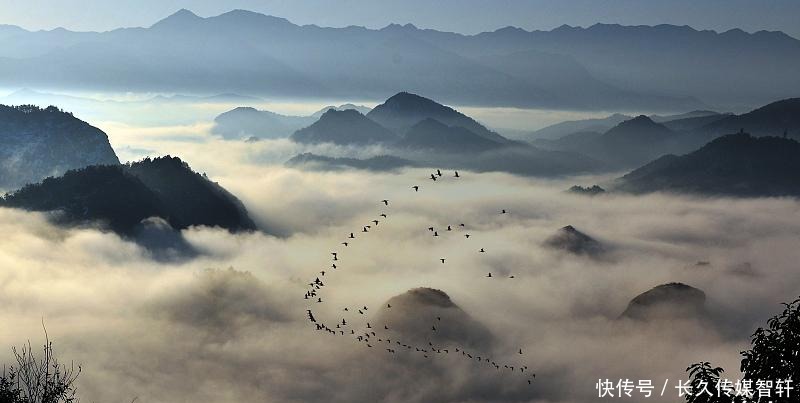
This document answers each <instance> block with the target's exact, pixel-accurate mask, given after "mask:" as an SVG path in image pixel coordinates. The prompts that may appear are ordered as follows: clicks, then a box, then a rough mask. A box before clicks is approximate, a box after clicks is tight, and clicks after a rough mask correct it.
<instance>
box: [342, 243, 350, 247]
mask: <svg viewBox="0 0 800 403" xmlns="http://www.w3.org/2000/svg"><path fill="white" fill-rule="evenodd" d="M342 245H344V246H347V245H350V244H349V243H347V242H342Z"/></svg>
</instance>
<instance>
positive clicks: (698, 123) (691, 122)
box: [662, 113, 732, 132]
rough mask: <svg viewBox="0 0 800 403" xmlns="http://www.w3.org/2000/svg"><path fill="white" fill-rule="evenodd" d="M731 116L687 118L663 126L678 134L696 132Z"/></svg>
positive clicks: (670, 121) (664, 123)
mask: <svg viewBox="0 0 800 403" xmlns="http://www.w3.org/2000/svg"><path fill="white" fill-rule="evenodd" d="M731 115H732V114H731V113H718V114H714V115H705V116H693V117H685V118H679V119H673V120H667V121H664V122H662V124H663V125H664V126H665V127H666V128H668V129H670V130H673V131H676V132H695V131H697V130H698V129H700V128H702V127H704V126H707V125H710V124H712V123H714V122H717V121H720V120H723V119H725V118H727V117H728V116H731Z"/></svg>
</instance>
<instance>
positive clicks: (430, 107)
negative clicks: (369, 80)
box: [367, 92, 509, 143]
mask: <svg viewBox="0 0 800 403" xmlns="http://www.w3.org/2000/svg"><path fill="white" fill-rule="evenodd" d="M367 117H368V118H370V119H372V120H373V121H375V122H377V123H379V124H380V125H382V126H383V127H387V128H389V129H392V130H394V131H395V132H397V133H401V134H402V133H405V132H406V131H408V130H409V129H411V128H412V127H413V126H414V125H416V124H418V123H420V122H422V121H423V120H426V119H433V120H436V121H438V122H439V123H443V124H445V125H447V126H452V127H461V128H464V129H467V130H469V131H471V132H472V133H475V134H476V135H478V136H481V137H483V138H486V139H488V140H492V141H495V142H500V143H503V142H508V141H509V140H508V139H506V138H505V137H503V136H501V135H499V134H497V133H495V132H493V131H491V130H489V129H487V128H486V127H485V126H483V125H482V124H480V123H478V122H477V121H475V120H474V119H472V118H470V117H469V116H467V115H464V114H463V113H461V112H458V111H456V110H455V109H453V108H450V107H449V106H445V105H442V104H440V103H438V102H436V101H433V100H431V99H429V98H425V97H421V96H419V95H416V94H412V93H409V92H400V93H397V94H395V95H393V96H392V97H390V98H389V99H387V100H386V101H385V102H384V103H382V104H380V105H378V106H376V107H375V108H374V109H373V110H371V111H370V112H369V113H368V114H367Z"/></svg>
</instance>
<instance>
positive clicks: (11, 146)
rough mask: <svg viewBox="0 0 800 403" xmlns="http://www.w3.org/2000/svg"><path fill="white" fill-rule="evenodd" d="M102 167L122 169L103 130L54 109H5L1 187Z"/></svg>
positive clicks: (1, 112) (0, 112) (1, 113)
mask: <svg viewBox="0 0 800 403" xmlns="http://www.w3.org/2000/svg"><path fill="white" fill-rule="evenodd" d="M96 164H105V165H109V164H112V165H113V164H119V159H118V158H117V155H116V154H115V153H114V150H113V149H112V148H111V144H110V143H109V141H108V136H106V134H105V133H103V131H101V130H100V129H98V128H96V127H94V126H91V125H89V124H88V123H86V122H84V121H82V120H80V119H78V118H76V117H74V116H73V115H72V114H71V113H68V112H64V111H62V110H60V109H58V108H56V107H54V106H50V107H47V108H44V109H42V108H39V107H36V106H32V105H22V106H17V107H11V106H5V105H0V188H5V189H6V190H13V189H15V188H18V187H20V186H22V185H25V184H27V183H35V182H39V181H41V180H42V179H44V178H46V177H48V176H58V175H61V174H63V173H64V172H66V171H68V170H70V169H77V168H83V167H86V166H89V165H96Z"/></svg>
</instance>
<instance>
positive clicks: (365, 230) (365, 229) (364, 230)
mask: <svg viewBox="0 0 800 403" xmlns="http://www.w3.org/2000/svg"><path fill="white" fill-rule="evenodd" d="M361 232H369V231H368V230H367V227H364V229H363V230H361Z"/></svg>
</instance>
